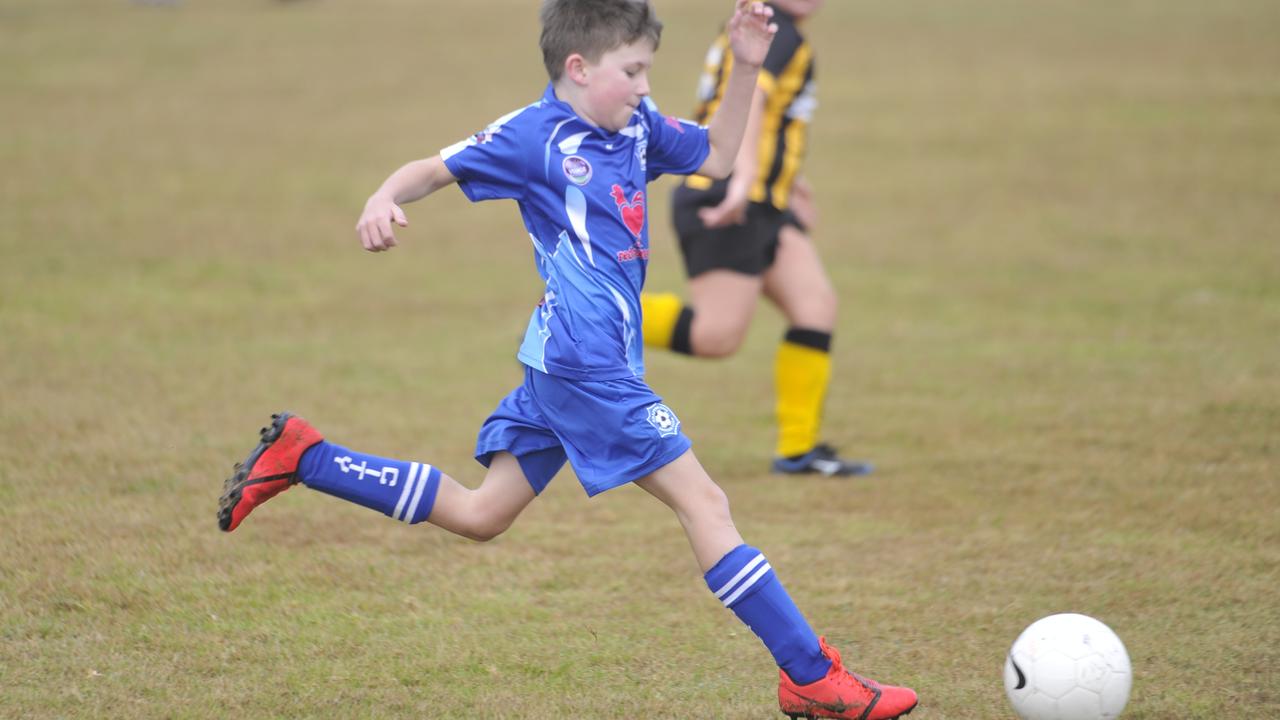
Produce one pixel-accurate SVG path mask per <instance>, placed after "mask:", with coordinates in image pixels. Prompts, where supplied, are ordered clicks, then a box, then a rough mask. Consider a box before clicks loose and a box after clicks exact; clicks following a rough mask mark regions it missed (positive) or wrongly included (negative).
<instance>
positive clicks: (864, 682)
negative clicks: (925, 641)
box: [778, 638, 918, 720]
mask: <svg viewBox="0 0 1280 720" xmlns="http://www.w3.org/2000/svg"><path fill="white" fill-rule="evenodd" d="M818 645H819V646H820V647H821V648H822V654H823V655H826V656H827V659H828V660H830V661H831V669H830V670H828V671H827V676H826V677H824V678H822V679H820V680H815V681H814V682H812V683H809V684H808V685H797V684H795V683H794V682H792V680H791V678H790V677H788V676H787V673H786V672H785V671H783V670H779V671H778V675H779V677H780V682H779V683H778V705H779V706H780V707H781V708H782V712H784V713H786V714H787V715H789V716H790V717H791V720H796V718H809V720H814V718H840V719H841V720H893V718H899V717H902V716H903V715H906V714H907V713H910V712H911V711H912V710H914V709H915V707H916V703H917V702H918V700H917V699H916V693H915V691H914V690H911V689H910V688H901V687H894V686H892V685H881V684H880V683H878V682H876V681H874V680H868V679H867V678H864V677H862V676H861V675H855V674H854V673H851V672H849V671H848V670H845V669H844V665H842V664H841V663H840V651H838V650H836V649H835V648H833V647H831V646H830V645H828V644H827V640H826V638H818Z"/></svg>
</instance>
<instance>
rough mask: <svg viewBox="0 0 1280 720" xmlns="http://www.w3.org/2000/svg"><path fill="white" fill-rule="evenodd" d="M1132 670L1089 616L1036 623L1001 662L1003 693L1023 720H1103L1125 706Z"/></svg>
mask: <svg viewBox="0 0 1280 720" xmlns="http://www.w3.org/2000/svg"><path fill="white" fill-rule="evenodd" d="M1132 684H1133V670H1132V668H1131V667H1130V665H1129V653H1128V652H1127V651H1126V650H1125V649H1124V643H1122V642H1120V638H1119V637H1117V636H1116V634H1115V633H1114V632H1112V631H1111V628H1109V627H1107V626H1106V625H1104V624H1102V623H1101V622H1099V621H1097V620H1095V619H1093V618H1091V617H1089V616H1088V615H1077V614H1075V613H1063V614H1061V615H1050V616H1048V617H1045V618H1041V619H1039V620H1037V621H1035V622H1033V623H1031V625H1030V626H1028V627H1027V629H1026V630H1023V631H1022V634H1021V635H1019V636H1018V639H1017V640H1014V641H1013V647H1012V648H1010V649H1009V656H1008V657H1007V658H1005V661H1004V691H1005V693H1006V694H1007V695H1008V696H1009V702H1010V703H1012V704H1013V709H1014V711H1015V712H1017V713H1018V717H1021V718H1022V720H1104V719H1109V718H1115V717H1119V715H1120V711H1121V710H1124V706H1125V703H1127V702H1128V701H1129V687H1130V686H1131V685H1132Z"/></svg>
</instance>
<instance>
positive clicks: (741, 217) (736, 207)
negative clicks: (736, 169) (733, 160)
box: [698, 175, 750, 229]
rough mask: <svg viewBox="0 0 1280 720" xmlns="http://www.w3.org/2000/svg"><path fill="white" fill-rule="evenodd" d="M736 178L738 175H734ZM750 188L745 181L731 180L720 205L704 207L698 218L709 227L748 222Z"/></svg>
mask: <svg viewBox="0 0 1280 720" xmlns="http://www.w3.org/2000/svg"><path fill="white" fill-rule="evenodd" d="M733 177H734V180H736V179H737V177H738V176H737V175H734V176H733ZM749 194H750V188H749V187H747V186H746V185H745V184H743V183H738V182H733V181H732V180H731V181H730V182H729V187H728V188H726V190H725V194H724V200H721V201H720V204H719V205H715V206H712V207H704V208H702V209H701V210H699V211H698V219H700V220H702V224H703V225H705V226H706V227H708V228H711V229H715V228H722V227H728V226H730V225H742V224H744V223H746V222H747V205H748V203H749V202H750V198H749V197H748V195H749Z"/></svg>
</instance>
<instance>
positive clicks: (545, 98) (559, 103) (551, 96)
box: [542, 83, 636, 138]
mask: <svg viewBox="0 0 1280 720" xmlns="http://www.w3.org/2000/svg"><path fill="white" fill-rule="evenodd" d="M542 102H543V103H545V104H547V105H551V106H553V107H555V108H557V109H559V110H560V111H561V112H563V113H564V114H565V115H569V116H571V117H573V119H575V120H577V121H578V122H579V123H580V124H582V125H585V126H587V127H588V128H590V129H591V131H592V132H594V133H595V134H597V135H599V136H600V137H603V138H615V137H617V136H618V133H616V132H610V131H608V130H605V129H604V128H602V127H600V126H599V125H592V124H591V123H589V122H587V121H586V120H585V119H584V118H583V117H582V116H581V115H579V114H578V113H577V112H575V111H574V109H573V106H572V105H570V104H569V103H567V102H565V101H563V100H561V99H560V98H558V97H556V89H555V86H554V85H553V84H552V83H547V89H546V90H544V91H543V93H542ZM635 121H636V113H634V112H633V113H631V120H629V121H627V127H630V126H631V124H632V123H634V122H635Z"/></svg>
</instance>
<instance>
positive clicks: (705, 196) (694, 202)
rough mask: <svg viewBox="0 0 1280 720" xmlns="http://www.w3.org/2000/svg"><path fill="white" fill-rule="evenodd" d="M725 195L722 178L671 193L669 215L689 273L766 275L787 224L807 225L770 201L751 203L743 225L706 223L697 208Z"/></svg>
mask: <svg viewBox="0 0 1280 720" xmlns="http://www.w3.org/2000/svg"><path fill="white" fill-rule="evenodd" d="M722 200H724V183H723V182H719V183H716V185H715V186H713V187H712V188H711V189H709V190H695V189H693V188H691V187H688V186H686V185H680V186H679V187H677V188H676V189H675V191H674V192H673V193H672V195H671V218H672V222H673V223H674V224H675V230H676V235H677V236H678V237H679V238H680V252H681V254H682V255H684V267H685V272H686V273H687V274H688V276H689V277H690V278H694V277H697V276H699V275H701V274H702V273H705V272H707V271H708V270H732V271H734V272H739V273H742V274H743V275H763V274H764V272H765V271H766V270H768V269H769V268H770V267H772V266H773V261H774V258H775V257H776V256H777V254H778V234H779V233H781V232H782V228H783V226H784V225H793V226H795V227H797V228H799V229H801V230H803V229H804V227H803V226H802V225H801V224H800V222H799V221H798V220H796V217H795V215H793V214H791V212H790V211H786V210H779V209H777V208H775V207H774V206H772V205H770V204H768V203H756V202H753V203H749V204H748V205H747V221H746V223H745V224H743V225H730V226H728V227H722V228H708V227H707V226H706V225H703V224H702V219H701V218H699V217H698V211H699V210H701V209H702V208H704V207H712V206H715V205H719V204H720V202H721V201H722Z"/></svg>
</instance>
